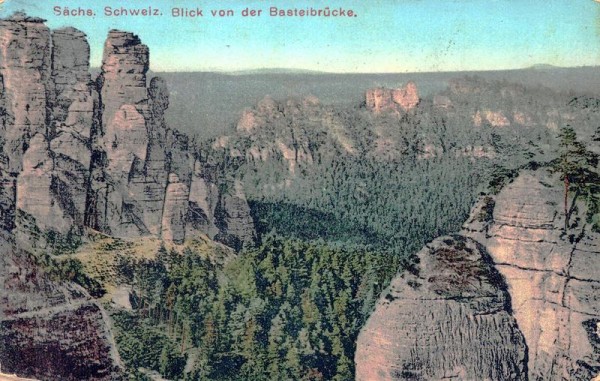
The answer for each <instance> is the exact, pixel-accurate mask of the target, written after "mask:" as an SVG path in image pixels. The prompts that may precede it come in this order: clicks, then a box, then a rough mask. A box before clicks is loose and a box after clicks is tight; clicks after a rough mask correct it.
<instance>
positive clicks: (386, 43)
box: [0, 0, 600, 73]
mask: <svg viewBox="0 0 600 381" xmlns="http://www.w3.org/2000/svg"><path fill="white" fill-rule="evenodd" d="M599 1H600V0H599ZM599 1H595V0H564V1H558V0H487V1H486V0H463V1H458V0H455V1H450V0H254V1H252V0H248V1H240V0H196V1H194V0H0V2H2V4H1V5H0V17H6V16H8V15H10V14H12V13H13V12H14V11H17V10H23V11H25V12H26V13H28V14H29V15H32V16H39V17H42V18H45V19H47V20H48V22H47V23H48V26H49V27H51V28H59V27H63V26H74V27H76V28H78V29H81V30H82V31H84V32H85V33H86V34H87V35H88V38H89V41H90V45H91V64H92V66H95V67H98V66H100V64H101V61H102V45H103V43H104V39H105V38H106V35H107V33H108V31H109V30H110V29H123V30H128V31H132V32H134V33H136V34H138V35H139V36H140V38H141V39H142V41H143V42H144V43H145V44H147V45H148V46H149V47H150V52H151V57H150V60H151V63H150V66H151V69H152V70H154V71H222V72H227V71H238V70H253V69H262V68H289V69H306V70H316V71H326V72H341V73H344V72H354V73H378V72H379V73H384V72H385V73H396V72H400V73H405V72H432V71H433V72H435V71H465V70H469V71H471V70H503V69H518V68H525V67H530V66H532V65H538V64H548V65H555V66H561V67H576V66H595V65H600V2H599ZM326 6H329V7H330V8H331V9H337V8H340V7H341V8H344V9H346V10H348V9H352V10H353V11H354V12H355V13H356V17H343V18H333V17H328V18H325V17H271V16H269V8H270V7H277V8H279V9H286V10H287V9H294V8H297V9H306V8H308V7H313V8H316V9H322V8H324V7H326ZM55 7H61V10H62V11H64V9H65V7H67V8H69V9H71V10H72V9H77V8H79V7H81V8H84V9H91V10H92V11H93V12H95V16H93V17H74V16H69V17H65V16H57V15H55V14H54V8H55ZM105 7H111V8H112V9H120V8H121V7H123V8H126V9H135V8H148V7H151V8H152V9H153V10H154V9H158V10H159V12H161V13H162V16H152V17H147V16H128V17H125V16H120V17H116V16H106V15H105V14H104V10H105ZM172 8H189V9H193V10H195V9H196V8H201V9H202V10H203V17H201V18H181V17H172V11H171V10H172ZM245 8H250V9H256V10H258V9H261V10H263V12H262V15H261V16H260V17H242V16H241V12H242V10H244V9H245ZM219 9H231V10H233V11H234V12H235V14H234V16H233V17H228V18H222V17H212V15H211V12H210V11H211V10H219Z"/></svg>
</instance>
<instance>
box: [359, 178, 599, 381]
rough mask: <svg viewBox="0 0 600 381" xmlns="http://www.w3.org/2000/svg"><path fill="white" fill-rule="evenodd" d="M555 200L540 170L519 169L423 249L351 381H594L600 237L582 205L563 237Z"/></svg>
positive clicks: (557, 191) (380, 315)
mask: <svg viewBox="0 0 600 381" xmlns="http://www.w3.org/2000/svg"><path fill="white" fill-rule="evenodd" d="M563 197H564V194H563V191H562V184H561V183H560V181H558V179H557V177H556V176H551V175H549V174H548V173H547V170H546V169H539V170H537V171H524V172H522V173H521V174H520V175H519V176H518V177H517V178H516V179H515V180H514V181H513V182H512V183H511V184H509V185H508V186H506V187H505V188H504V189H503V190H502V191H501V192H500V193H499V194H498V195H497V196H485V197H482V199H481V200H480V201H479V202H478V204H477V205H476V206H475V207H474V209H473V212H472V214H471V217H470V218H469V220H468V221H467V223H466V224H465V225H464V229H463V231H462V232H461V235H458V236H455V237H453V238H451V239H450V238H439V239H436V240H435V241H434V242H433V243H431V244H429V245H427V247H426V248H425V249H423V251H421V252H420V253H419V254H418V258H419V261H418V264H417V265H416V268H415V269H413V270H412V271H406V272H404V274H400V275H398V276H397V277H396V278H395V279H394V280H393V281H392V284H391V286H390V289H389V290H388V291H387V292H384V296H383V297H382V298H381V300H380V301H379V302H378V304H377V306H376V308H375V311H374V312H373V314H372V316H371V317H370V318H369V320H368V322H367V325H366V326H365V327H364V328H363V330H362V331H361V333H360V336H359V339H358V343H357V352H356V375H357V379H358V380H370V381H371V380H405V379H406V380H421V379H442V378H448V377H454V378H458V379H469V380H470V379H490V380H505V379H506V380H508V379H510V380H514V379H529V380H591V379H594V378H595V377H598V376H600V330H599V327H600V297H599V295H600V292H599V290H600V272H599V270H598V269H599V268H600V234H598V233H596V232H592V231H590V230H589V228H588V226H587V225H586V223H585V213H586V206H585V203H583V202H580V204H579V207H578V208H577V209H576V210H578V213H579V214H578V215H576V216H574V217H573V218H572V224H571V226H570V228H569V229H570V230H569V232H567V233H565V232H564V230H563V226H564V217H563V212H562V202H563ZM467 249H468V250H467ZM460 253H462V254H460ZM484 269H485V270H484ZM496 271H497V272H498V273H499V274H500V275H501V276H498V275H495V276H491V275H490V274H493V273H495V272H496ZM473 273H475V274H477V275H476V276H471V275H469V274H473ZM482 274H488V275H486V276H485V277H482V276H481V275H482ZM504 283H505V284H506V286H505V285H504ZM461 285H462V286H461ZM458 291H460V292H458ZM491 291H493V292H491ZM494 293H497V294H496V295H497V296H496V297H495V298H494V297H491V295H492V294H494ZM436 295H437V296H436ZM509 300H510V304H508V301H509ZM473 303H475V304H473ZM474 305H475V306H476V307H475V308H474V307H473V306H474ZM510 306H512V307H510ZM482 311H486V312H483V313H482ZM474 322H477V323H476V324H474V325H473V323H474ZM523 339H524V343H525V345H526V346H523ZM458 343H460V344H458ZM487 343H494V344H493V346H488V345H487ZM524 350H526V352H527V353H526V355H524V353H523V351H524ZM524 361H526V364H525V363H524ZM477 372H479V373H477ZM494 372H500V373H494ZM523 372H526V373H527V374H525V373H523Z"/></svg>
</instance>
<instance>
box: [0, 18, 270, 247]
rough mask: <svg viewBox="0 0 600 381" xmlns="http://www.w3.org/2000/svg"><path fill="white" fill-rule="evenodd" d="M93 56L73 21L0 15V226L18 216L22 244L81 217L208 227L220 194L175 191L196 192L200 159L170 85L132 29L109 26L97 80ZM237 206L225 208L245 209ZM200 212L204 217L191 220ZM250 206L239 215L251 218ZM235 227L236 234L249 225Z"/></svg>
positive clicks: (102, 224) (162, 230)
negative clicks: (171, 119)
mask: <svg viewBox="0 0 600 381" xmlns="http://www.w3.org/2000/svg"><path fill="white" fill-rule="evenodd" d="M89 56H90V48H89V44H88V42H87V39H86V36H85V34H84V33H82V32H81V31H78V30H77V29H74V28H63V29H58V30H55V31H52V32H51V31H50V30H49V29H48V28H47V27H46V26H45V25H44V20H41V19H37V18H30V17H27V16H25V15H23V14H15V15H14V16H12V17H11V18H9V19H6V20H0V79H2V81H0V111H1V112H0V127H2V129H0V138H2V139H0V141H2V142H4V146H3V147H1V148H2V150H1V152H2V154H1V155H0V184H2V187H1V188H0V205H2V215H0V223H1V224H2V227H4V228H5V229H9V230H11V229H13V228H14V227H15V226H16V228H17V229H16V235H17V237H18V238H19V240H20V243H21V245H22V247H24V248H27V249H40V248H41V249H48V248H50V247H49V246H51V242H49V240H48V239H47V238H48V237H49V236H52V237H59V239H60V240H64V237H63V236H65V235H67V234H73V233H74V234H75V235H80V234H81V232H82V231H83V228H84V227H91V228H93V229H96V230H99V231H101V232H103V233H106V234H109V235H113V236H117V237H137V236H143V235H154V236H161V237H163V238H164V239H167V240H175V241H176V242H182V241H183V240H184V239H185V237H186V236H189V235H193V234H195V233H196V232H197V231H198V230H200V231H202V232H204V233H208V234H209V235H210V236H211V237H216V236H217V234H218V233H219V230H218V228H217V225H219V226H220V225H222V224H218V223H217V221H216V216H215V205H216V203H215V202H214V201H210V202H198V201H199V200H198V198H199V197H203V196H198V195H197V193H196V194H194V193H193V192H192V193H190V192H187V191H186V192H183V193H182V189H196V192H198V190H199V187H198V182H197V181H196V185H194V186H192V185H193V182H194V176H193V174H194V173H195V172H198V171H200V172H201V171H202V170H196V169H195V166H203V165H204V164H203V163H200V162H199V161H198V160H195V157H194V154H195V153H193V152H190V149H189V147H188V146H189V144H188V139H187V137H185V136H183V135H181V134H178V133H177V132H175V131H173V130H171V129H169V128H168V126H167V124H166V122H165V117H164V114H165V110H166V109H167V108H168V106H169V94H168V90H167V86H166V83H165V82H164V81H163V80H162V79H160V78H152V79H151V80H150V81H147V78H146V74H147V71H148V66H149V50H148V47H147V46H146V45H144V44H142V42H141V41H140V39H139V37H137V36H136V35H134V34H133V33H129V32H123V31H117V30H112V31H110V32H109V35H108V38H107V40H106V44H105V47H104V58H103V65H102V71H101V73H100V75H99V77H98V79H97V80H96V81H92V80H91V75H90V70H89V69H90V68H89ZM267 106H268V105H267V104H265V105H264V109H265V111H267V109H268V107H267ZM170 175H173V176H175V177H177V179H178V180H177V181H176V182H175V183H173V182H170V181H169V176H170ZM211 181H212V183H211V184H212V185H210V186H209V187H211V188H214V189H211V191H210V192H216V194H217V199H221V198H226V195H219V194H218V193H219V192H218V185H217V184H219V183H220V181H221V180H220V178H218V176H214V179H212V180H211ZM175 184H177V185H175ZM185 194H189V196H185V197H184V195H185ZM173 195H176V197H175V199H173V197H172V196H173ZM207 197H208V194H207ZM210 198H211V200H212V198H214V196H213V195H210ZM242 199H243V198H241V200H242ZM243 200H245V199H243ZM244 202H245V201H244ZM173 203H174V204H173ZM230 204H231V203H230ZM234 204H236V203H234ZM200 205H202V207H207V208H209V209H210V210H208V209H207V210H199V208H201V206H200ZM236 205H241V204H239V203H237V204H236ZM241 207H242V208H243V209H244V206H243V205H241ZM245 209H247V204H246V205H245ZM245 209H244V210H243V211H241V212H240V213H237V212H235V211H231V213H233V214H234V215H237V217H236V218H238V217H240V216H242V215H243V216H246V214H247V213H245ZM198 214H202V215H204V216H206V218H208V219H209V220H208V221H204V222H202V223H198V220H197V219H194V218H193V217H192V216H197V215H198ZM247 217H248V220H247V221H244V223H243V224H242V225H245V226H251V219H250V217H249V215H248V216H247ZM236 218H234V220H235V219H236ZM223 226H224V225H223ZM238 230H239V229H228V230H227V232H225V231H223V232H222V233H223V234H225V235H226V236H230V235H231V234H234V233H232V231H238ZM242 230H243V229H242ZM242 230H239V231H240V232H242ZM242 233H243V234H244V237H237V238H236V239H239V240H240V242H243V241H244V240H246V239H247V238H248V237H250V236H251V235H248V234H246V232H242ZM61 237H62V238H61ZM50 241H55V239H54V238H53V239H52V240H50Z"/></svg>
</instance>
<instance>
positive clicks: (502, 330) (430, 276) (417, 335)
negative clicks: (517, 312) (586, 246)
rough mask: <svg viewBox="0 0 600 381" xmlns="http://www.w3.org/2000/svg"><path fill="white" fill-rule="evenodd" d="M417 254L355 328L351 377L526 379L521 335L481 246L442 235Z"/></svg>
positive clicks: (370, 380)
mask: <svg viewBox="0 0 600 381" xmlns="http://www.w3.org/2000/svg"><path fill="white" fill-rule="evenodd" d="M417 257H418V259H419V260H418V264H417V265H416V267H415V268H413V269H411V271H407V272H405V273H404V274H402V275H399V276H397V277H396V278H394V279H393V280H392V283H391V285H390V287H389V289H388V290H387V291H386V292H384V296H383V297H382V298H381V299H380V300H379V302H378V303H377V306H376V308H375V312H374V313H373V314H372V315H371V317H370V318H369V320H368V321H367V324H366V325H365V327H364V328H363V329H362V331H361V333H360V335H359V338H358V344H357V351H356V379H357V380H359V381H375V380H441V379H447V378H448V379H449V378H454V379H460V380H526V379H527V374H526V347H525V343H524V340H523V336H522V335H521V333H520V332H519V329H518V327H517V324H516V322H515V319H514V318H513V317H512V316H511V315H510V298H509V296H508V293H507V291H506V285H505V284H504V281H503V280H502V278H501V277H500V275H499V274H498V272H497V270H496V269H495V268H494V267H493V264H492V262H491V260H490V258H489V256H488V254H487V253H486V252H485V249H484V248H483V247H481V245H478V244H477V243H476V242H475V241H473V240H471V239H468V238H465V237H462V236H454V237H450V236H447V237H440V238H438V239H436V240H435V241H433V242H432V243H430V244H428V245H427V246H426V247H425V248H424V249H423V250H421V251H420V252H419V254H418V255H417Z"/></svg>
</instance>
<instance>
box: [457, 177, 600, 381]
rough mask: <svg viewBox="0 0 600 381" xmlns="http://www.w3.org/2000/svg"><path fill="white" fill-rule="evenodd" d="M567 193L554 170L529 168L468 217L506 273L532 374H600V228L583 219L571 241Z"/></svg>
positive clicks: (470, 230)
mask: <svg viewBox="0 0 600 381" xmlns="http://www.w3.org/2000/svg"><path fill="white" fill-rule="evenodd" d="M563 197H564V194H563V191H562V184H561V182H560V181H559V180H558V179H557V178H556V177H554V176H549V175H548V174H547V173H546V172H545V170H538V171H524V172H522V173H521V174H520V175H519V177H518V178H517V179H515V180H514V182H513V183H511V184H509V185H508V186H507V187H506V188H505V189H503V190H502V191H501V192H500V194H498V195H497V196H495V197H493V198H492V197H491V196H488V197H487V202H484V203H483V204H481V203H480V204H478V205H477V206H476V207H475V208H474V209H473V213H472V217H471V218H470V220H469V221H468V223H467V224H465V230H466V231H467V232H468V234H470V235H471V236H472V237H474V238H475V239H477V240H478V241H479V242H481V243H482V244H483V245H484V246H485V247H486V248H487V250H488V251H489V253H490V255H491V256H492V258H493V260H494V262H495V263H496V266H497V268H498V270H499V271H500V273H501V274H502V275H503V276H504V278H505V279H506V282H507V284H508V290H509V292H510V294H511V298H512V303H513V310H514V312H513V314H514V316H515V318H516V320H517V323H518V324H519V327H520V329H521V331H522V332H523V335H524V336H525V341H526V342H527V347H528V350H529V354H528V357H529V363H528V369H529V379H532V380H541V379H552V380H554V379H568V380H590V379H592V378H593V377H595V376H597V375H598V374H600V351H599V348H598V342H600V341H599V340H600V335H599V334H598V331H597V330H595V329H594V328H593V326H595V325H596V324H597V323H598V322H600V307H599V306H600V298H599V297H598V295H600V293H599V291H600V272H599V271H598V269H599V267H598V266H596V264H598V261H597V258H599V257H600V235H599V234H598V233H595V232H592V231H590V230H589V229H588V227H587V226H586V225H585V224H582V225H580V226H577V227H574V228H572V231H571V232H570V233H571V234H573V235H574V236H575V237H578V238H577V240H576V241H575V242H573V243H572V242H570V240H569V238H568V235H564V234H563V229H562V227H563V225H564V217H563V212H562V210H561V208H562V201H563ZM492 201H493V202H492ZM486 204H487V205H495V206H494V207H493V213H492V214H490V213H489V211H488V212H487V213H486V212H484V209H485V205H486ZM580 207H581V208H584V206H583V205H581V206H580ZM487 209H489V208H487ZM580 213H585V210H581V212H580ZM483 215H487V217H486V218H478V217H477V216H483ZM575 218H577V216H574V217H573V219H575ZM581 218H585V216H583V217H581ZM481 220H484V221H486V222H481Z"/></svg>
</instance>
